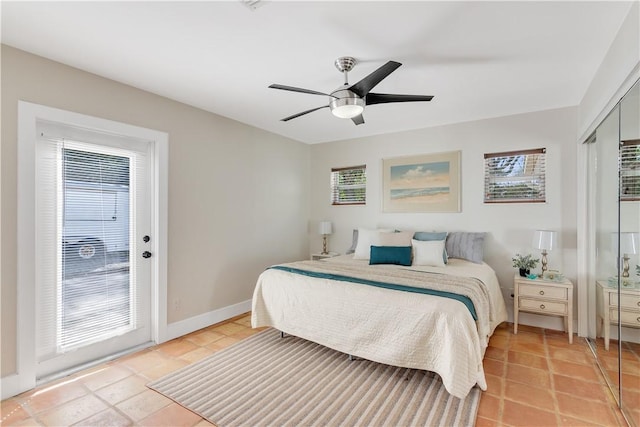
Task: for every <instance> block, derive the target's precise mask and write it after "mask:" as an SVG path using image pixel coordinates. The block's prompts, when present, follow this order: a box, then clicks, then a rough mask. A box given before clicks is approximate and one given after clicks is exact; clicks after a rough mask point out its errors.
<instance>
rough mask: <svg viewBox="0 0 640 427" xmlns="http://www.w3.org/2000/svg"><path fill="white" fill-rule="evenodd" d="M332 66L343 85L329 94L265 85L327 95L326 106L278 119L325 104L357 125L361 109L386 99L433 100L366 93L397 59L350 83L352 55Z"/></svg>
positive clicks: (342, 117) (339, 115)
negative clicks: (340, 74)
mask: <svg viewBox="0 0 640 427" xmlns="http://www.w3.org/2000/svg"><path fill="white" fill-rule="evenodd" d="M334 65H335V66H336V68H337V69H338V71H340V72H341V73H343V74H344V84H343V85H342V86H340V87H339V88H337V89H336V90H334V91H333V92H331V93H323V92H318V91H315V90H310V89H302V88H299V87H293V86H285V85H279V84H272V85H270V86H269V87H270V88H272V89H280V90H289V91H291V92H301V93H309V94H312V95H323V96H328V97H329V98H330V99H329V104H327V105H323V106H321V107H316V108H312V109H310V110H307V111H302V112H300V113H297V114H294V115H292V116H289V117H285V118H284V119H282V120H281V121H283V122H287V121H289V120H291V119H295V118H297V117H300V116H304V115H305V114H309V113H312V112H314V111H316V110H320V109H322V108H327V107H328V108H330V109H331V113H332V114H333V115H334V116H336V117H339V118H341V119H351V120H353V123H355V124H356V125H361V124H363V123H364V118H363V117H362V112H363V111H364V107H365V106H366V105H374V104H386V103H390V102H415V101H431V100H432V99H433V96H427V95H395V94H387V93H373V92H370V91H371V89H373V88H374V87H375V86H376V85H377V84H378V83H380V82H381V81H382V80H383V79H385V78H386V77H387V76H388V75H389V74H391V73H393V72H394V71H395V70H396V69H397V68H398V67H400V66H401V65H402V64H401V63H399V62H395V61H389V62H387V63H386V64H384V65H383V66H382V67H380V68H378V69H377V70H375V71H374V72H373V73H371V74H369V75H368V76H367V77H365V78H364V79H362V80H360V81H359V82H358V83H356V84H353V85H349V80H348V76H347V73H348V72H349V71H351V70H352V69H353V67H354V66H355V65H356V60H355V58H352V57H351V56H342V57H340V58H338V59H336V61H335V62H334Z"/></svg>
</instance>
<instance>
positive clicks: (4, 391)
mask: <svg viewBox="0 0 640 427" xmlns="http://www.w3.org/2000/svg"><path fill="white" fill-rule="evenodd" d="M25 390H26V389H24V388H22V385H21V384H20V376H19V375H18V374H10V375H7V376H6V377H2V378H0V396H1V397H0V398H1V399H2V400H4V399H8V398H10V397H13V396H15V395H17V394H20V393H22V392H23V391H25Z"/></svg>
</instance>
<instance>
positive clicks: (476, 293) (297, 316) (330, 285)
mask: <svg viewBox="0 0 640 427" xmlns="http://www.w3.org/2000/svg"><path fill="white" fill-rule="evenodd" d="M361 240H362V239H361ZM443 245H444V242H443ZM369 246H375V245H371V244H369ZM371 251H372V252H371V253H372V256H373V248H372V249H371ZM357 255H358V254H357V252H356V253H354V254H350V255H343V256H338V257H334V258H327V259H324V260H321V261H298V262H293V263H286V264H280V265H276V266H272V267H271V268H269V269H267V270H265V271H264V272H263V273H262V274H261V275H260V276H259V278H258V280H257V283H256V287H255V290H254V295H253V301H252V317H251V322H252V326H253V327H263V326H269V327H273V328H276V329H278V330H280V331H282V332H284V333H287V334H291V335H295V336H298V337H300V338H304V339H307V340H309V341H313V342H316V343H318V344H321V345H324V346H326V347H329V348H332V349H334V350H338V351H340V352H343V353H346V354H349V355H352V356H356V357H361V358H364V359H368V360H373V361H375V362H379V363H384V364H389V365H394V366H400V367H406V368H413V369H423V370H427V371H433V372H436V373H437V374H438V375H439V376H440V377H441V378H442V381H443V383H444V386H445V388H446V389H447V391H448V392H449V393H450V394H452V395H453V396H456V397H459V398H463V397H465V396H466V395H467V394H468V392H469V391H470V390H471V388H472V387H474V386H475V385H476V384H477V385H478V386H479V387H480V388H481V389H482V390H486V380H485V377H484V371H483V366H482V359H483V357H484V352H485V349H486V347H487V345H488V340H489V337H490V336H491V334H492V333H493V331H494V330H495V328H496V326H498V325H499V324H500V323H502V322H503V321H505V320H506V319H507V313H506V308H505V304H504V300H503V297H502V293H501V292H500V286H499V283H498V280H497V277H496V274H495V272H494V271H493V269H491V267H489V266H488V265H487V264H486V263H484V262H472V261H468V260H465V259H459V258H449V259H448V260H447V264H446V265H397V264H389V263H384V262H383V263H379V264H378V263H376V264H374V265H370V262H372V259H373V258H371V259H369V260H367V259H358V258H359V257H358V256H357ZM413 257H414V260H415V259H416V253H415V248H414V252H413ZM476 261H477V260H476Z"/></svg>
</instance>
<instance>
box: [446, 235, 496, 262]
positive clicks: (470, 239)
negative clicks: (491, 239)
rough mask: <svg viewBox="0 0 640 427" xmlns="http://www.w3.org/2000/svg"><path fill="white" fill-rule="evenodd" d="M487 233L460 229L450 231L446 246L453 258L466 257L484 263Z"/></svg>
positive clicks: (448, 253)
mask: <svg viewBox="0 0 640 427" xmlns="http://www.w3.org/2000/svg"><path fill="white" fill-rule="evenodd" d="M486 234H487V233H469V232H465V231H458V232H453V233H449V235H448V236H447V242H446V244H445V248H446V250H447V255H448V256H449V257H451V258H461V259H466V260H468V261H471V262H475V263H476V264H482V260H483V258H484V237H485V235H486Z"/></svg>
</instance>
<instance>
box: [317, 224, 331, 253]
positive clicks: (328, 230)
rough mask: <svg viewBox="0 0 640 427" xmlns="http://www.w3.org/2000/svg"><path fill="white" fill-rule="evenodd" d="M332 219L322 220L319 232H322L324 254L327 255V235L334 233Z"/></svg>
mask: <svg viewBox="0 0 640 427" xmlns="http://www.w3.org/2000/svg"><path fill="white" fill-rule="evenodd" d="M332 231H333V230H332V227H331V221H320V224H319V225H318V234H322V255H327V254H328V253H329V251H327V236H328V235H329V234H331V233H332Z"/></svg>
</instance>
